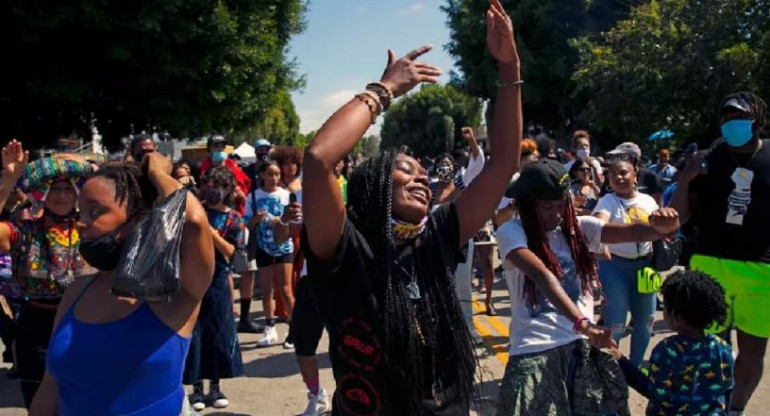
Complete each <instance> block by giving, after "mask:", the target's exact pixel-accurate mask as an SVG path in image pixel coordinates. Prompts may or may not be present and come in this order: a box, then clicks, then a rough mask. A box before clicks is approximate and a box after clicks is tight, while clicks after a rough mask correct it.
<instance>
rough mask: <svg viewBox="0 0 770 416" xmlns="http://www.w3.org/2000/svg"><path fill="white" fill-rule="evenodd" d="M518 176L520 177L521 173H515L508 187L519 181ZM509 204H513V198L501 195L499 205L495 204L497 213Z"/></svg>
mask: <svg viewBox="0 0 770 416" xmlns="http://www.w3.org/2000/svg"><path fill="white" fill-rule="evenodd" d="M519 176H521V173H519V172H516V173H514V174H513V177H511V181H510V182H509V183H508V186H509V187H510V186H511V185H513V184H514V183H516V181H518V180H519ZM511 202H513V198H508V197H507V196H505V195H503V199H501V200H500V203H499V204H497V211H500V210H501V209H503V208H505V207H507V206H508V205H509V204H510V203H511Z"/></svg>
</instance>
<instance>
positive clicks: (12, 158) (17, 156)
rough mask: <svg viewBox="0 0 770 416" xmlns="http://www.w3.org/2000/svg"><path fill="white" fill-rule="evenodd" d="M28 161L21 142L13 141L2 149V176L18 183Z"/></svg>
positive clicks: (27, 154)
mask: <svg viewBox="0 0 770 416" xmlns="http://www.w3.org/2000/svg"><path fill="white" fill-rule="evenodd" d="M28 161H29V152H27V151H25V150H24V148H23V147H22V145H21V142H19V141H17V140H16V139H13V140H11V141H10V143H8V144H7V145H5V146H4V147H3V174H4V175H10V176H9V177H10V178H12V179H13V180H14V182H16V181H18V180H19V178H21V176H22V175H23V174H24V171H25V169H26V167H27V162H28Z"/></svg>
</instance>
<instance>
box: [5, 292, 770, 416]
mask: <svg viewBox="0 0 770 416" xmlns="http://www.w3.org/2000/svg"><path fill="white" fill-rule="evenodd" d="M493 294H494V301H495V304H496V305H497V309H498V312H499V313H500V316H498V317H488V316H486V315H483V314H480V313H479V312H481V311H482V310H483V304H481V303H478V302H477V304H476V306H475V310H476V312H477V314H476V316H474V323H475V325H476V327H477V329H478V330H479V332H480V333H482V334H483V335H484V339H485V344H486V345H485V347H484V348H480V349H479V350H478V352H479V355H480V357H481V365H482V367H483V373H484V378H485V382H484V392H485V393H486V397H485V400H484V401H483V404H484V407H483V408H482V409H480V411H479V412H474V413H473V414H478V415H493V414H494V411H493V409H494V402H495V399H496V397H497V389H498V383H499V382H500V380H501V378H502V376H503V371H504V368H505V365H504V363H505V362H507V359H508V354H507V343H508V324H509V322H510V320H509V319H508V318H506V316H508V315H509V314H510V304H509V302H508V299H507V291H506V290H505V284H504V282H502V281H498V282H497V283H496V284H495V291H494V292H493ZM255 306H259V302H255ZM259 314H261V313H260V312H257V315H259ZM656 328H657V329H659V330H661V331H662V332H661V333H659V334H656V335H655V337H654V339H653V341H652V342H651V344H650V348H652V346H654V345H655V344H657V342H658V341H660V339H662V338H664V337H666V336H668V335H669V333H666V332H665V328H664V324H663V322H662V316H660V314H658V322H657V323H656ZM287 330H288V327H287V326H286V324H279V326H278V331H279V333H280V336H281V337H284V336H285V335H286V331H287ZM259 337H260V336H259V335H241V336H240V341H241V348H242V350H243V361H244V363H245V368H246V375H245V376H244V377H240V378H237V379H233V380H223V381H222V390H223V391H224V392H225V394H227V395H228V397H229V398H230V401H231V402H232V404H231V405H230V406H229V407H228V408H227V409H224V410H215V409H207V410H205V411H204V412H202V414H203V415H220V416H224V415H235V416H246V415H254V416H294V415H299V414H301V413H302V411H303V410H304V408H305V405H306V404H307V401H306V397H305V395H306V393H305V387H304V385H303V383H302V378H301V377H300V376H299V373H298V371H297V366H296V362H295V360H294V353H293V351H287V350H284V349H283V347H282V346H280V345H278V346H274V347H269V348H256V342H257V340H258V339H259ZM628 344H629V342H628V338H626V339H624V340H623V341H622V342H621V347H622V348H623V349H625V350H627V349H628ZM0 348H1V347H0ZM327 349H328V342H327V339H326V337H325V336H324V339H323V340H322V342H321V345H320V347H319V354H320V355H319V359H320V362H321V385H322V386H323V387H325V388H326V389H328V390H333V386H334V380H333V378H332V374H331V368H330V366H329V358H328V354H327V353H326V351H327ZM765 365H766V368H770V356H768V357H767V358H766V359H765ZM7 371H8V366H7V365H0V416H22V415H25V414H26V412H25V411H24V410H23V409H22V407H23V406H22V402H21V397H20V394H19V390H18V383H17V382H16V381H13V380H7V379H6V374H7ZM631 394H632V400H631V408H632V414H634V415H643V414H644V406H645V401H644V399H643V398H641V397H640V396H638V395H636V394H635V393H634V392H632V393H631ZM761 409H770V376H767V377H766V378H765V379H764V380H762V382H761V384H760V386H759V389H758V391H757V393H756V394H755V395H754V399H753V401H752V402H751V404H750V406H749V409H748V413H749V414H750V415H751V416H760V415H768V414H770V411H767V410H764V411H763V410H761Z"/></svg>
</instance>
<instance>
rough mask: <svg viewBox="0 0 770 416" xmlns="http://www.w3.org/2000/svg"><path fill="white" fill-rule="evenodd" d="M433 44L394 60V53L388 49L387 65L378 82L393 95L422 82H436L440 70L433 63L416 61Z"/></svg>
mask: <svg viewBox="0 0 770 416" xmlns="http://www.w3.org/2000/svg"><path fill="white" fill-rule="evenodd" d="M431 49H433V46H430V45H427V46H423V47H422V48H418V49H415V50H413V51H412V52H409V53H408V54H406V56H404V57H403V58H401V59H398V60H396V54H395V52H393V50H392V49H388V66H387V67H386V68H385V72H384V73H383V74H382V79H380V82H382V83H383V84H385V86H387V87H388V89H390V91H391V92H392V93H393V96H394V97H400V96H402V95H404V94H406V93H407V92H409V91H410V90H411V89H412V88H414V87H416V86H417V85H418V84H420V83H422V82H427V83H430V84H436V83H438V77H439V76H440V75H441V70H440V69H438V68H437V67H435V66H433V65H428V64H426V63H423V62H417V58H419V57H420V56H422V55H424V54H426V53H428V52H429V51H430V50H431Z"/></svg>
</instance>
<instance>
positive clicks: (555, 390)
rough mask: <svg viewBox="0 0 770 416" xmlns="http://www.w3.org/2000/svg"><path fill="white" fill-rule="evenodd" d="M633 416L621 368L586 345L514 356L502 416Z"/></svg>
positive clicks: (502, 397) (505, 379) (503, 388)
mask: <svg viewBox="0 0 770 416" xmlns="http://www.w3.org/2000/svg"><path fill="white" fill-rule="evenodd" d="M519 415H522V416H621V415H630V410H629V408H628V386H627V384H626V379H625V378H624V376H623V372H622V370H621V369H620V366H619V365H618V363H617V362H616V361H615V360H614V359H613V358H612V356H610V355H609V354H607V353H604V352H601V351H599V350H597V349H595V348H591V347H589V345H588V343H587V342H586V341H584V340H581V341H575V342H572V343H570V344H567V345H563V346H560V347H556V348H552V349H550V350H547V351H543V352H538V353H533V354H523V355H516V356H512V357H511V358H510V360H509V361H508V365H507V366H506V367H505V376H504V377H503V383H502V385H501V386H500V399H499V400H498V403H497V416H519Z"/></svg>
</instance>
